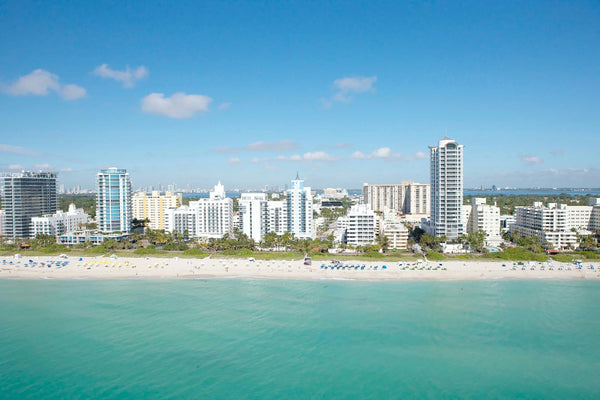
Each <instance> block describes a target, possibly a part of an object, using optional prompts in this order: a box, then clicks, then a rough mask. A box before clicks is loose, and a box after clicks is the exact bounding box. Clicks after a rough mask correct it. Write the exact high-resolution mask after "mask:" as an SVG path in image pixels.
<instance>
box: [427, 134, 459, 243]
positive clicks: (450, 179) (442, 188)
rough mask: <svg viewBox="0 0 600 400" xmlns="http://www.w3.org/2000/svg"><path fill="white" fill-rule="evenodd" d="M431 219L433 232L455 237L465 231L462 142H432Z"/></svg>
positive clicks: (445, 140)
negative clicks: (435, 144)
mask: <svg viewBox="0 0 600 400" xmlns="http://www.w3.org/2000/svg"><path fill="white" fill-rule="evenodd" d="M429 149H430V156H431V158H430V171H431V220H430V226H429V229H430V233H431V234H432V235H434V236H445V237H446V238H447V239H455V238H457V237H459V236H460V235H463V234H464V233H465V225H464V223H463V221H462V203H463V145H460V144H458V143H457V142H456V141H454V140H452V139H450V138H447V137H445V138H443V139H442V140H440V141H439V143H438V145H437V146H430V147H429Z"/></svg>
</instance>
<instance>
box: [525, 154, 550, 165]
mask: <svg viewBox="0 0 600 400" xmlns="http://www.w3.org/2000/svg"><path fill="white" fill-rule="evenodd" d="M519 158H520V159H521V161H523V162H524V163H525V164H527V165H537V164H541V163H543V162H544V160H542V159H541V158H539V157H538V156H536V155H533V154H525V155H521V156H519Z"/></svg>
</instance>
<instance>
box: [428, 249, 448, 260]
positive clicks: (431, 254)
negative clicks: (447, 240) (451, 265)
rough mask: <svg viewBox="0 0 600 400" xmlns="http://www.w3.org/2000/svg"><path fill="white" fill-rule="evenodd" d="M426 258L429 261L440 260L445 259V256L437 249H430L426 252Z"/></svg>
mask: <svg viewBox="0 0 600 400" xmlns="http://www.w3.org/2000/svg"><path fill="white" fill-rule="evenodd" d="M427 259H428V260H431V261H442V260H445V259H446V256H445V255H443V254H442V253H440V252H438V251H433V250H430V251H428V252H427Z"/></svg>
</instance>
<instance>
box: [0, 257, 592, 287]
mask: <svg viewBox="0 0 600 400" xmlns="http://www.w3.org/2000/svg"><path fill="white" fill-rule="evenodd" d="M599 266H600V265H598V264H596V265H594V263H584V264H583V265H581V268H579V267H578V266H576V265H574V264H572V263H557V262H547V263H539V262H523V263H522V265H521V264H519V263H516V262H508V261H505V262H496V261H442V262H437V261H435V262H434V261H429V262H420V263H416V262H408V263H407V262H402V263H399V262H386V261H371V262H363V261H356V262H351V261H348V262H344V263H341V264H337V265H334V264H333V263H332V262H331V261H323V262H320V261H313V263H312V265H304V263H303V260H269V261H266V260H256V261H250V260H244V259H211V258H204V259H187V258H177V257H175V258H152V257H146V258H121V257H119V258H111V257H75V256H70V257H66V258H64V257H63V258H60V257H58V256H45V257H44V256H36V257H26V256H22V257H15V256H9V257H0V278H4V279H136V278H137V279H143V278H152V279H155V278H181V279H184V278H270V279H299V280H313V279H317V280H318V279H340V280H343V279H348V280H378V281H387V280H390V281H402V280H423V281H425V280H486V279H600V272H599V269H598V267H599Z"/></svg>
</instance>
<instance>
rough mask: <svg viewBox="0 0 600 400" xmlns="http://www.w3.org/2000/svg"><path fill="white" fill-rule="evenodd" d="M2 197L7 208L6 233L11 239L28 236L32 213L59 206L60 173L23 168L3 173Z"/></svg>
mask: <svg viewBox="0 0 600 400" xmlns="http://www.w3.org/2000/svg"><path fill="white" fill-rule="evenodd" d="M0 197H1V199H2V208H3V209H4V226H3V229H2V234H3V235H4V236H6V237H8V238H11V239H17V238H28V237H29V236H30V226H31V218H32V217H40V216H42V215H44V214H54V213H55V212H56V210H57V200H56V173H54V172H29V171H23V172H21V173H17V174H5V175H2V176H1V177H0Z"/></svg>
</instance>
